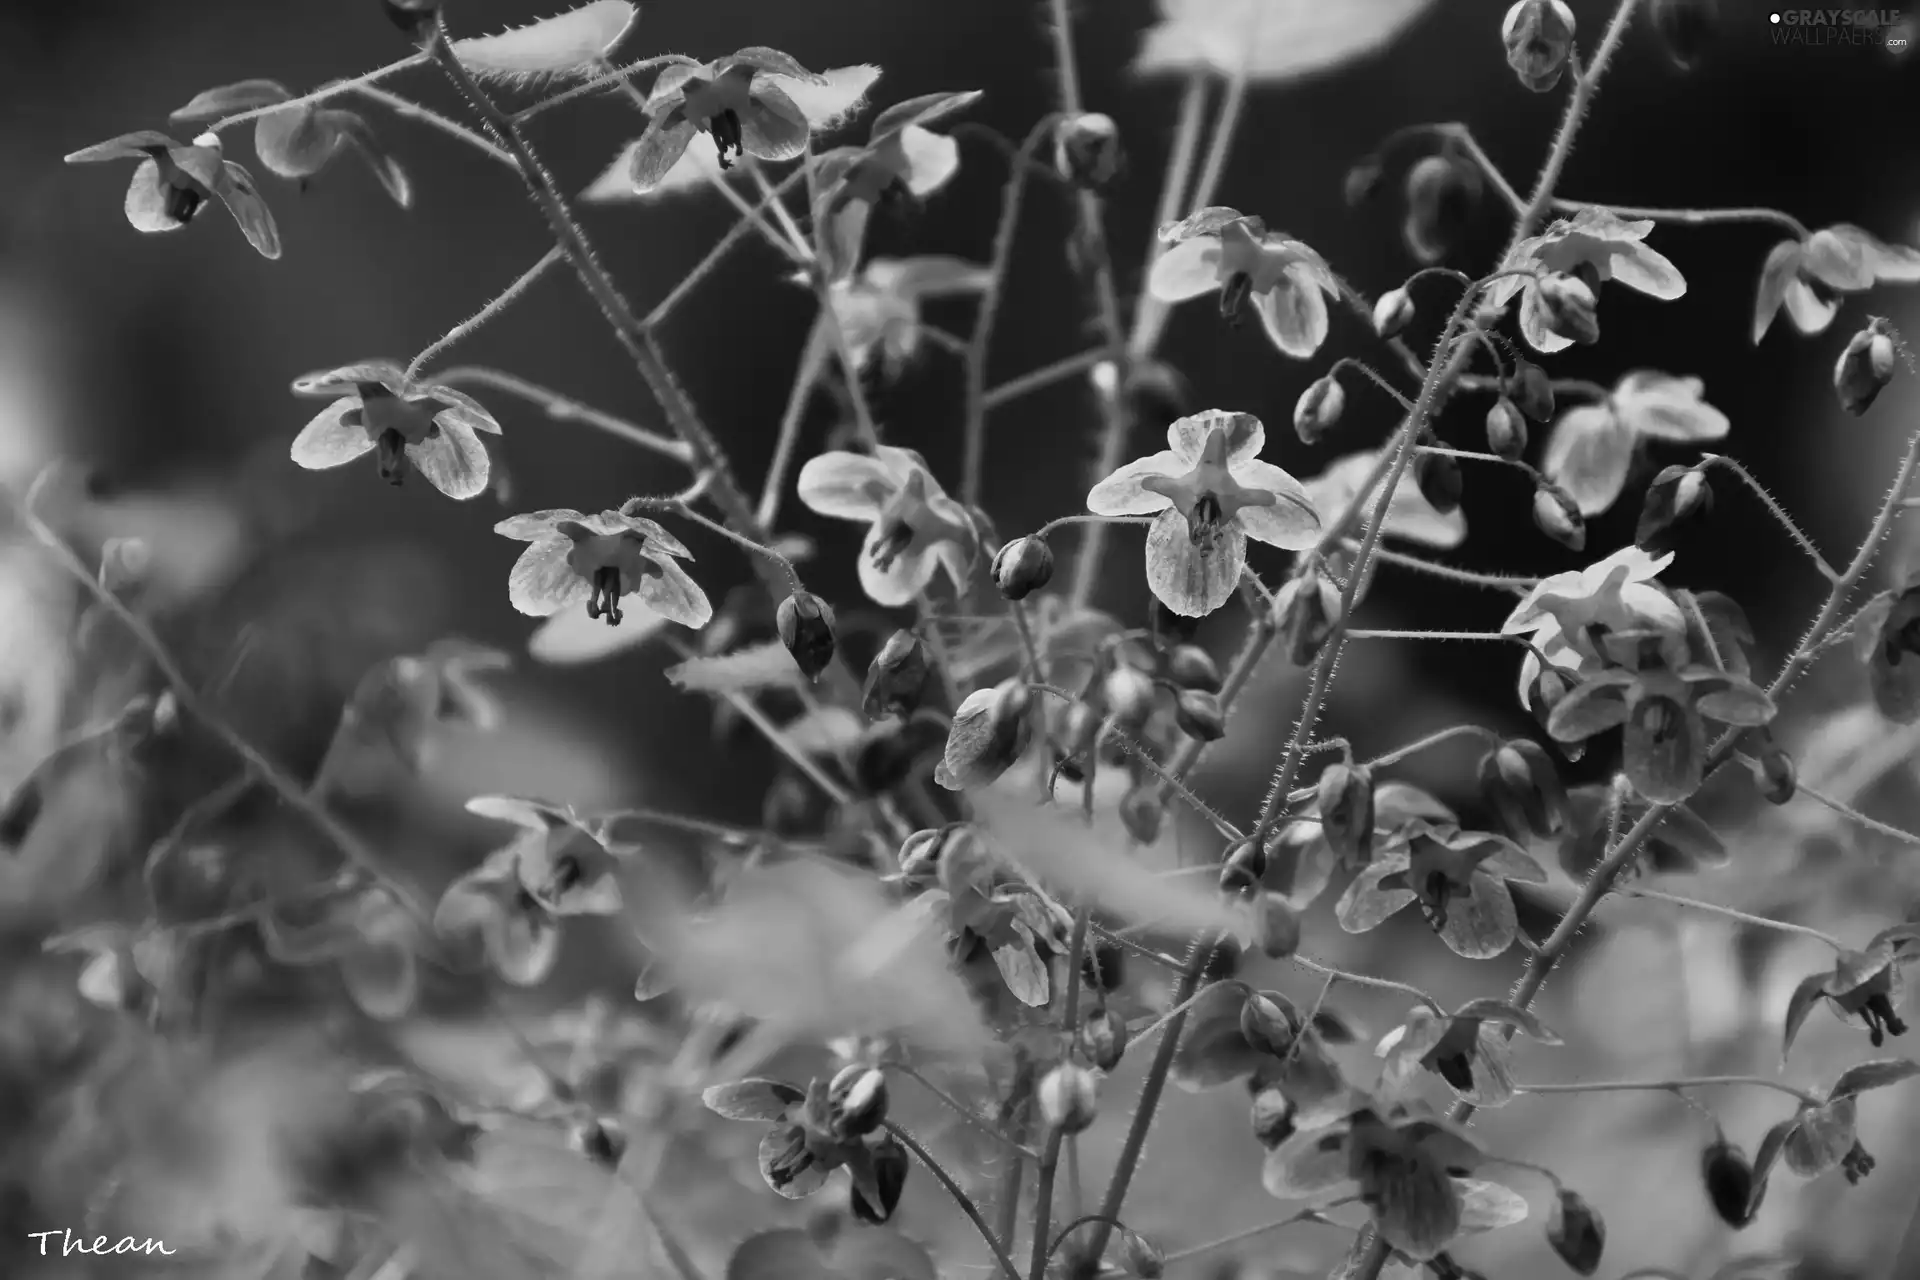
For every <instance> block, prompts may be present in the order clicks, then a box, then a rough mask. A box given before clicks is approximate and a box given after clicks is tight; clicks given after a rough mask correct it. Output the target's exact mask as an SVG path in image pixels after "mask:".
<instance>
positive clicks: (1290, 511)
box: [1230, 458, 1322, 551]
mask: <svg viewBox="0 0 1920 1280" xmlns="http://www.w3.org/2000/svg"><path fill="white" fill-rule="evenodd" d="M1230 470H1231V472H1232V474H1233V478H1234V479H1235V480H1238V481H1239V482H1240V483H1241V484H1243V485H1246V486H1247V487H1248V488H1250V489H1262V490H1265V491H1266V492H1268V493H1272V494H1276V495H1278V497H1279V501H1277V502H1275V503H1274V504H1273V505H1272V506H1270V507H1242V508H1240V510H1239V512H1238V513H1237V516H1238V518H1239V521H1240V527H1241V528H1243V529H1245V530H1246V531H1247V536H1248V537H1249V538H1252V539H1253V540H1254V541H1256V542H1264V543H1266V544H1267V545H1268V546H1270V547H1283V548H1285V549H1286V550H1288V551H1302V550H1305V549H1306V548H1308V547H1311V546H1313V545H1314V544H1315V543H1316V542H1318V541H1319V540H1320V532H1321V527H1322V526H1321V524H1320V513H1319V512H1318V511H1316V510H1315V509H1314V506H1313V499H1312V498H1310V497H1308V495H1307V487H1306V486H1305V485H1303V484H1301V483H1300V482H1299V481H1298V480H1296V479H1294V478H1293V477H1292V476H1291V475H1289V474H1287V472H1285V471H1283V470H1281V469H1280V468H1279V467H1276V466H1274V465H1273V464H1272V463H1271V462H1262V461H1260V460H1259V459H1258V458H1252V459H1249V460H1247V461H1246V462H1237V463H1234V464H1233V466H1232V467H1231V468H1230Z"/></svg>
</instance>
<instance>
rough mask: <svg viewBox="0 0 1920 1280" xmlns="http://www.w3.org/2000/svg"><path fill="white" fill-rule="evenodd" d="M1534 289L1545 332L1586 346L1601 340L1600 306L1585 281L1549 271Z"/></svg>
mask: <svg viewBox="0 0 1920 1280" xmlns="http://www.w3.org/2000/svg"><path fill="white" fill-rule="evenodd" d="M1535 288H1536V289H1538V291H1539V295H1540V310H1541V312H1542V314H1543V315H1544V316H1545V318H1546V322H1547V328H1548V329H1550V330H1552V331H1553V332H1554V333H1557V334H1559V335H1560V336H1561V337H1563V338H1566V339H1569V340H1570V341H1573V342H1579V343H1584V344H1587V345H1589V346H1590V345H1592V344H1593V343H1596V342H1598V341H1600V313H1599V310H1598V307H1599V305H1600V304H1599V300H1598V299H1597V298H1595V297H1594V296H1593V290H1592V289H1591V288H1590V287H1589V286H1588V285H1587V282H1586V281H1585V280H1582V279H1580V278H1579V277H1578V276H1570V275H1567V274H1566V273H1565V272H1562V271H1551V272H1548V273H1547V274H1546V275H1544V276H1542V277H1540V283H1539V284H1538V285H1536V286H1535Z"/></svg>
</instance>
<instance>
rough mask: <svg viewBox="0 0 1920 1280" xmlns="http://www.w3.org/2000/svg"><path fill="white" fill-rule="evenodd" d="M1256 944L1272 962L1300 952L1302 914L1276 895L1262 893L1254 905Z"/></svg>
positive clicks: (1254, 936) (1254, 938)
mask: <svg viewBox="0 0 1920 1280" xmlns="http://www.w3.org/2000/svg"><path fill="white" fill-rule="evenodd" d="M1253 940H1254V945H1255V946H1257V947H1259V948H1260V950H1261V952H1262V953H1263V954H1265V955H1266V957H1267V958H1268V959H1269V960H1284V959H1286V958H1287V957H1288V956H1290V955H1292V954H1293V953H1294V952H1296V951H1298V950H1299V949H1300V912H1299V911H1298V910H1296V909H1295V907H1294V905H1293V904H1292V903H1291V902H1288V901H1287V900H1286V899H1285V898H1284V897H1282V896H1281V895H1280V894H1277V893H1263V894H1261V895H1260V896H1259V897H1258V898H1256V899H1255V900H1254V904H1253Z"/></svg>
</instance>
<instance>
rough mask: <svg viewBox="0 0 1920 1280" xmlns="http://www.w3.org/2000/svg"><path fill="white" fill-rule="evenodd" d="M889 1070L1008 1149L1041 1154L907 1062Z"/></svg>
mask: <svg viewBox="0 0 1920 1280" xmlns="http://www.w3.org/2000/svg"><path fill="white" fill-rule="evenodd" d="M887 1070H889V1071H897V1072H899V1073H900V1074H901V1075H903V1076H906V1077H907V1078H908V1079H909V1080H912V1081H914V1082H915V1083H917V1084H919V1085H920V1087H921V1088H923V1089H925V1090H926V1091H927V1092H928V1093H930V1094H932V1095H933V1096H934V1097H935V1098H937V1099H939V1100H940V1102H941V1103H942V1104H944V1105H945V1106H946V1108H947V1110H949V1111H951V1112H953V1113H954V1114H955V1115H957V1116H959V1117H960V1118H961V1119H962V1120H964V1121H966V1122H967V1124H968V1125H970V1126H971V1127H973V1128H975V1129H978V1130H979V1131H980V1132H981V1133H984V1134H986V1135H987V1136H988V1137H990V1138H992V1139H993V1140H994V1141H995V1142H997V1143H999V1144H1000V1145H1001V1146H1003V1147H1005V1148H1007V1150H1009V1151H1011V1152H1014V1153H1015V1154H1017V1155H1023V1156H1027V1157H1030V1158H1032V1157H1037V1156H1038V1155H1039V1153H1038V1152H1037V1151H1035V1150H1034V1149H1033V1148H1031V1147H1028V1146H1025V1145H1023V1144H1021V1143H1018V1142H1015V1141H1014V1140H1013V1139H1012V1138H1009V1137H1008V1136H1007V1135H1006V1134H1004V1133H1002V1132H1000V1130H999V1128H998V1127H997V1126H995V1125H994V1123H993V1122H992V1121H990V1120H988V1119H987V1118H986V1117H985V1116H983V1115H980V1114H978V1113H977V1112H975V1111H974V1110H973V1108H971V1107H969V1106H967V1104H966V1103H964V1102H962V1101H960V1100H959V1099H958V1098H956V1097H954V1096H953V1095H952V1094H950V1093H948V1092H947V1091H946V1090H945V1089H942V1088H941V1087H940V1086H939V1085H937V1084H935V1083H934V1082H933V1081H931V1080H929V1079H927V1078H926V1077H925V1076H923V1075H921V1074H920V1073H919V1072H918V1071H915V1070H914V1069H913V1068H912V1067H910V1066H907V1065H906V1064H905V1063H901V1062H894V1063H889V1064H887Z"/></svg>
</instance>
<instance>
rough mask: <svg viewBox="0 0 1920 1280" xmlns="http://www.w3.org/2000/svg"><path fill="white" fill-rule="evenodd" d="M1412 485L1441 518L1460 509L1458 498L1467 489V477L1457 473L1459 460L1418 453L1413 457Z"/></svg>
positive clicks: (1448, 455)
mask: <svg viewBox="0 0 1920 1280" xmlns="http://www.w3.org/2000/svg"><path fill="white" fill-rule="evenodd" d="M1413 482H1414V483H1415V484H1416V485H1418V486H1420V495H1421V496H1422V497H1424V498H1425V499H1426V500H1427V501H1428V502H1430V503H1432V504H1433V509H1434V510H1435V511H1438V512H1439V513H1440V514H1441V515H1443V516H1444V515H1451V514H1452V513H1453V512H1455V511H1458V510H1459V509H1460V496H1461V493H1462V492H1463V491H1464V490H1465V488H1466V483H1467V480H1466V476H1465V475H1463V474H1462V473H1461V471H1460V459H1458V458H1456V457H1454V456H1453V455H1452V454H1450V453H1428V452H1424V451H1423V452H1421V453H1418V454H1416V455H1414V459H1413Z"/></svg>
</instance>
